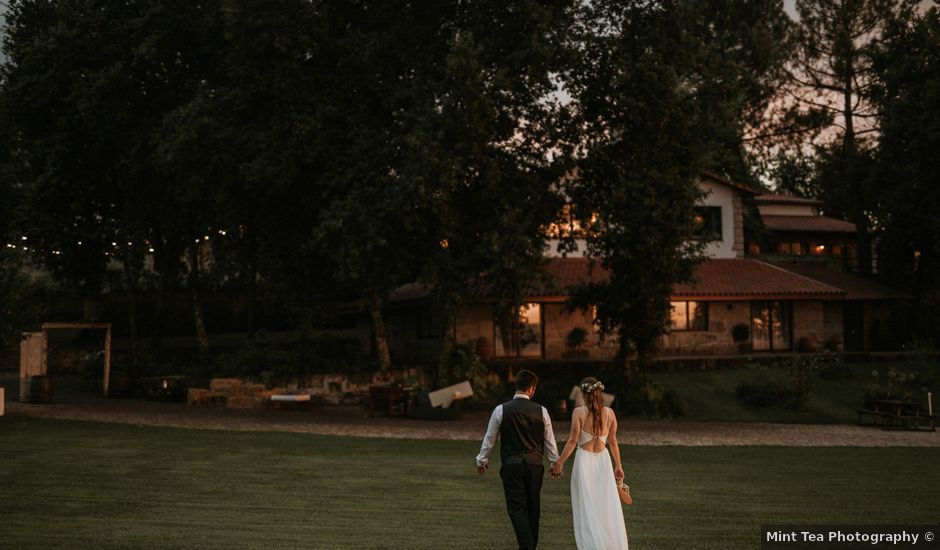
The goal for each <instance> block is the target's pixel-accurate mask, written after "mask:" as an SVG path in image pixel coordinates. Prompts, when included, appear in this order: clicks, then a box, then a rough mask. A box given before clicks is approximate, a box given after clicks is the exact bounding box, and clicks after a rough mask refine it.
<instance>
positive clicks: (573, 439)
mask: <svg viewBox="0 0 940 550" xmlns="http://www.w3.org/2000/svg"><path fill="white" fill-rule="evenodd" d="M583 419H584V417H583V416H582V414H581V408H580V407H578V408H577V409H575V410H574V411H573V412H572V413H571V432H570V433H569V434H568V441H567V442H566V443H565V450H564V451H562V453H561V456H560V457H558V462H556V463H555V471H556V472H557V473H560V472H561V471H562V469H563V468H564V465H565V461H566V460H568V457H570V456H571V453H573V452H574V450H575V447H577V446H578V438H579V437H581V423H582V421H583Z"/></svg>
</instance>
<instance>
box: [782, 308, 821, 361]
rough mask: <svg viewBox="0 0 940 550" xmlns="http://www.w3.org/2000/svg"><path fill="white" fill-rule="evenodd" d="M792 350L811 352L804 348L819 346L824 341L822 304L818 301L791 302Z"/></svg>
mask: <svg viewBox="0 0 940 550" xmlns="http://www.w3.org/2000/svg"><path fill="white" fill-rule="evenodd" d="M792 312H793V318H792V319H791V320H790V323H791V324H792V325H793V332H792V334H793V343H792V349H794V350H797V351H812V350H809V349H806V347H805V346H815V345H819V344H820V343H821V342H824V341H825V334H824V332H823V327H824V323H823V303H822V302H821V301H819V300H812V301H795V302H793V310H792Z"/></svg>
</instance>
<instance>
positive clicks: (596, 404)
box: [581, 376, 604, 436]
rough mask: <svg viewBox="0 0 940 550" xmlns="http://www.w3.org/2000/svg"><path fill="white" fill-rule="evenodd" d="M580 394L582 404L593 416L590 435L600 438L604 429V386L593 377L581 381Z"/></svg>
mask: <svg viewBox="0 0 940 550" xmlns="http://www.w3.org/2000/svg"><path fill="white" fill-rule="evenodd" d="M581 394H582V395H583V396H584V404H585V405H587V408H588V411H590V413H591V414H592V415H593V416H594V418H593V419H592V421H591V433H592V434H594V435H596V436H600V435H601V430H603V429H604V385H603V384H602V383H601V382H600V381H599V380H598V379H597V378H594V377H593V376H588V377H587V378H585V379H584V380H582V381H581Z"/></svg>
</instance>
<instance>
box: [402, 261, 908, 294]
mask: <svg viewBox="0 0 940 550" xmlns="http://www.w3.org/2000/svg"><path fill="white" fill-rule="evenodd" d="M545 270H546V273H547V274H548V275H549V277H550V279H551V280H552V281H553V282H551V283H543V284H533V286H532V288H530V289H529V290H528V291H527V292H526V296H528V297H529V298H540V299H546V298H548V299H563V298H564V297H566V295H567V292H566V290H565V289H566V288H570V287H572V286H575V285H577V284H579V283H589V282H603V281H605V280H607V278H608V276H609V275H608V273H607V271H606V270H604V269H603V268H602V267H601V266H600V264H599V263H596V262H595V263H593V264H592V262H591V261H590V260H588V259H586V258H552V259H550V260H548V262H547V263H546V266H545ZM429 293H430V288H429V287H427V286H425V285H420V284H417V283H412V284H408V285H404V286H402V287H400V288H398V289H397V290H395V292H393V293H392V295H391V300H390V301H392V302H404V301H409V300H416V299H421V298H426V297H427V296H428V295H429ZM470 294H471V295H472V296H474V297H475V298H477V299H481V300H482V299H486V298H487V297H488V295H489V292H488V288H487V287H486V286H485V285H478V286H474V287H473V288H471V289H470ZM672 297H673V298H674V299H680V300H690V299H700V300H772V299H776V300H897V299H905V298H909V296H907V295H906V294H903V293H901V292H898V291H896V290H893V289H891V288H888V287H885V286H883V285H879V284H877V283H873V282H870V281H867V280H865V279H861V278H859V277H856V276H854V275H850V274H848V273H843V272H841V271H838V270H835V269H832V268H828V267H825V266H821V265H815V264H787V265H786V266H785V267H783V266H776V265H772V264H769V263H766V262H761V261H758V260H753V259H709V260H705V261H703V262H702V263H700V264H698V265H697V266H696V268H695V281H694V282H692V283H681V284H677V285H675V286H674V287H673V292H672ZM549 301H551V300H549Z"/></svg>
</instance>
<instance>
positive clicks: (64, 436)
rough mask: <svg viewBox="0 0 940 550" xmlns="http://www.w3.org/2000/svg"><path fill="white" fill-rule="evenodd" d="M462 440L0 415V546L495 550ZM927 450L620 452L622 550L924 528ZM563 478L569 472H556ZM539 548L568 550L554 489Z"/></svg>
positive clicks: (502, 541) (500, 535)
mask: <svg viewBox="0 0 940 550" xmlns="http://www.w3.org/2000/svg"><path fill="white" fill-rule="evenodd" d="M477 449H478V444H477V443H476V442H472V441H462V442H461V441H430V440H428V441H412V440H392V439H364V438H339V437H332V436H312V435H303V434H287V433H261V432H223V431H201V430H184V429H174V428H155V427H138V426H134V425H117V424H96V423H85V422H54V421H42V420H34V419H26V418H16V417H0V487H2V488H3V489H2V494H3V497H2V499H0V518H2V521H0V547H2V548H10V549H23V548H42V549H50V548H220V549H221V548H224V549H233V548H330V549H333V548H407V549H410V548H428V549H431V548H434V549H442V548H474V549H482V548H500V549H502V548H512V547H513V542H514V540H513V536H512V530H511V528H510V525H509V521H508V519H507V517H506V514H505V512H504V504H503V497H502V489H501V486H500V482H499V477H498V474H497V472H496V471H494V470H491V472H490V474H488V475H487V476H486V477H484V478H480V477H478V476H477V475H476V474H475V473H474V472H473V468H472V466H473V460H472V459H473V456H474V454H475V453H476V451H477ZM938 459H940V452H938V450H937V449H930V448H882V449H874V448H788V447H628V448H624V465H625V469H626V471H627V476H628V479H627V481H628V482H629V483H630V484H631V486H632V488H633V492H634V495H635V498H636V502H637V504H636V505H635V506H633V507H629V508H626V509H625V517H626V522H627V532H628V536H629V538H630V544H631V548H633V549H635V550H639V549H650V548H653V549H664V550H669V549H683V550H688V549H695V548H709V549H712V548H714V549H722V550H731V549H736V548H749V549H750V548H757V547H758V544H759V543H758V536H759V535H758V533H759V527H760V526H761V525H762V524H774V523H775V524H783V523H801V524H821V523H827V522H829V523H855V524H883V523H891V522H900V523H908V524H910V523H921V524H923V523H930V522H931V521H936V518H937V517H938V513H940V504H938V502H937V498H936V495H935V491H933V490H928V488H936V487H938V486H940V473H938V471H937V467H936V465H937V463H938ZM569 471H570V468H569ZM542 518H543V527H542V544H541V545H540V547H542V548H546V549H557V548H574V541H573V535H572V527H571V508H570V501H569V479H568V478H567V477H566V478H565V479H564V480H563V481H560V482H553V481H551V480H548V479H546V482H545V488H544V491H543V506H542Z"/></svg>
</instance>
